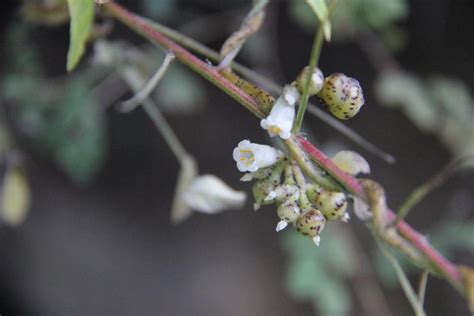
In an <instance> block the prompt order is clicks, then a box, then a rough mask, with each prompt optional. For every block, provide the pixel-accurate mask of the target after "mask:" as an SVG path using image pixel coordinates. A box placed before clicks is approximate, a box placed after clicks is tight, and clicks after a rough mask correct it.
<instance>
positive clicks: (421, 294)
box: [418, 270, 429, 307]
mask: <svg viewBox="0 0 474 316" xmlns="http://www.w3.org/2000/svg"><path fill="white" fill-rule="evenodd" d="M428 276H429V273H428V271H426V270H424V271H423V272H422V273H421V276H420V283H418V301H419V302H420V305H421V307H423V305H425V295H426V285H427V283H428Z"/></svg>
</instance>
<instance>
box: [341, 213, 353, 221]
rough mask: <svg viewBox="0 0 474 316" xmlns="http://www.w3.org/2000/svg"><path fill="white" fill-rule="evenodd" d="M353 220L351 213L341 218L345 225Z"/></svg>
mask: <svg viewBox="0 0 474 316" xmlns="http://www.w3.org/2000/svg"><path fill="white" fill-rule="evenodd" d="M350 219H351V216H350V215H349V213H347V212H346V213H344V216H343V217H342V218H341V221H343V222H344V223H348V222H349V220H350Z"/></svg>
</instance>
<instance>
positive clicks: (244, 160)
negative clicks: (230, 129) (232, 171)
mask: <svg viewBox="0 0 474 316" xmlns="http://www.w3.org/2000/svg"><path fill="white" fill-rule="evenodd" d="M232 157H233V158H234V160H235V161H236V162H237V169H239V171H241V172H246V171H250V172H255V171H257V170H258V169H259V168H265V167H268V166H271V165H273V164H274V163H276V162H277V161H278V160H280V159H281V158H282V157H283V153H282V152H281V151H279V150H278V149H275V148H273V147H271V146H268V145H260V144H254V143H251V142H250V141H249V140H243V141H241V142H240V143H239V145H238V146H237V147H236V148H234V151H233V153H232Z"/></svg>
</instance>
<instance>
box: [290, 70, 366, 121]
mask: <svg viewBox="0 0 474 316" xmlns="http://www.w3.org/2000/svg"><path fill="white" fill-rule="evenodd" d="M308 71H309V67H308V66H307V67H305V68H303V70H301V72H300V74H299V75H298V77H297V79H296V86H297V88H298V90H299V91H300V92H301V93H302V91H303V90H304V87H305V86H306V80H307V78H308ZM310 78H311V79H310V83H309V90H308V91H309V95H310V96H313V95H317V96H319V98H320V99H321V101H322V102H323V104H324V105H325V106H326V108H327V109H328V110H329V112H331V114H332V115H334V116H335V117H337V118H338V119H341V120H348V119H350V118H353V117H354V116H355V115H356V114H357V113H358V112H359V110H360V109H361V108H362V106H363V105H364V102H365V100H364V95H363V92H362V88H361V86H360V84H359V81H357V80H356V79H354V78H350V77H348V76H346V75H344V74H342V73H334V74H331V75H330V76H328V77H326V78H324V75H323V73H322V71H321V70H320V69H319V68H316V69H315V70H314V72H313V74H312V75H311V77H310Z"/></svg>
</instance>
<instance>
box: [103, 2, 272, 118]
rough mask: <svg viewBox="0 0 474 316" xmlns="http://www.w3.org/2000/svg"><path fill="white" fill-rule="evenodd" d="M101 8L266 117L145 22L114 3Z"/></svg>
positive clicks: (210, 68)
mask: <svg viewBox="0 0 474 316" xmlns="http://www.w3.org/2000/svg"><path fill="white" fill-rule="evenodd" d="M102 7H103V8H104V9H105V10H106V11H107V12H108V13H110V14H112V15H113V16H114V17H115V18H116V19H118V20H120V21H121V22H122V23H124V24H125V25H127V26H128V27H130V28H131V29H132V30H134V31H136V32H137V33H139V34H141V35H143V36H144V37H146V38H148V39H149V40H150V41H152V42H153V43H155V44H158V45H161V46H162V47H164V48H166V49H167V50H169V51H171V52H172V53H174V54H175V55H176V58H177V59H178V60H179V61H181V62H182V63H183V64H185V65H186V66H188V67H189V68H191V69H192V70H194V71H195V72H197V73H198V74H200V75H201V76H202V77H204V78H205V79H207V80H209V81H210V82H212V84H214V85H215V86H217V87H218V88H220V89H221V90H222V91H224V92H226V93H227V94H228V95H230V96H231V97H232V98H234V99H235V100H236V101H238V102H239V103H240V104H242V105H243V106H245V107H246V108H247V109H248V110H249V111H250V112H252V113H253V114H255V115H256V116H257V117H259V118H262V117H264V116H266V113H265V112H264V111H262V109H260V107H259V105H258V103H257V102H256V101H255V100H254V99H253V98H251V97H250V96H249V95H248V94H246V93H245V92H244V91H242V90H241V89H239V88H238V87H236V86H235V85H234V84H233V83H232V82H231V81H229V80H228V79H226V78H225V77H224V76H223V75H222V74H220V73H219V71H217V69H216V68H215V67H213V66H211V65H209V64H207V63H206V62H204V61H202V60H200V59H199V58H198V57H196V56H194V55H193V54H191V53H190V52H188V51H187V50H186V49H184V48H183V47H181V46H179V45H178V44H176V43H175V42H173V41H172V40H170V39H169V38H167V37H166V36H164V35H163V34H161V33H159V32H158V31H156V30H155V28H154V27H153V26H152V25H150V24H149V23H148V22H147V20H145V19H143V18H141V17H140V16H138V15H136V14H134V13H132V12H130V11H128V10H126V9H125V8H124V7H122V6H120V5H119V4H117V3H115V2H114V1H109V2H107V3H105V4H103V5H102Z"/></svg>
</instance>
